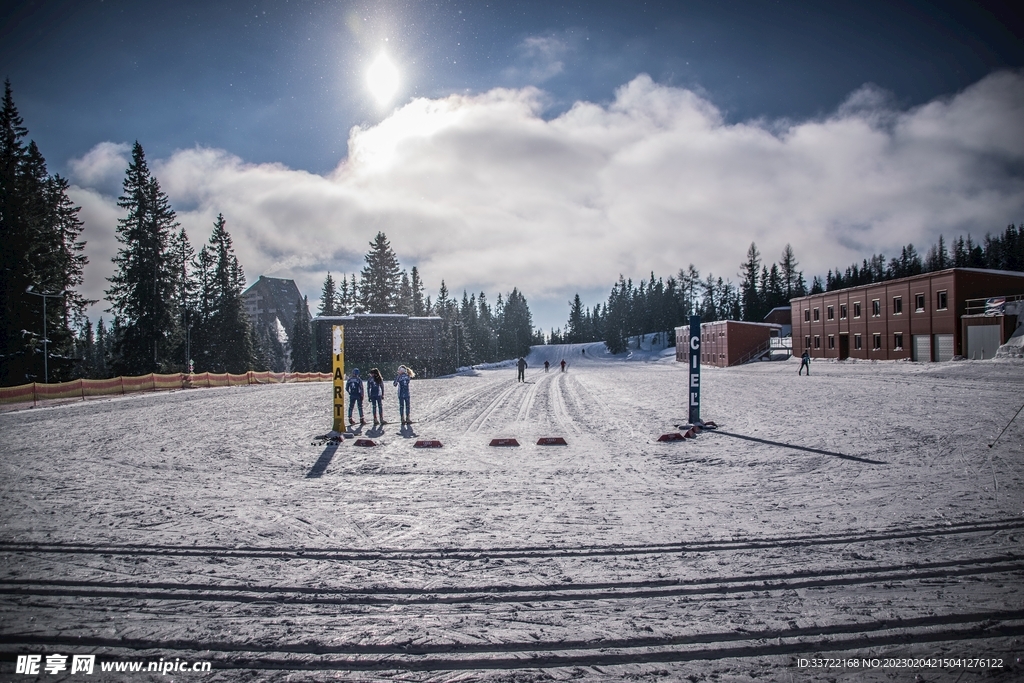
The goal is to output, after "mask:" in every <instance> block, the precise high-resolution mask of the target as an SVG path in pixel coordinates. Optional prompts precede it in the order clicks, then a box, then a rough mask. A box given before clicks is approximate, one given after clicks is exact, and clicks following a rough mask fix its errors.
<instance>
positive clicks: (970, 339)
mask: <svg viewBox="0 0 1024 683" xmlns="http://www.w3.org/2000/svg"><path fill="white" fill-rule="evenodd" d="M1000 332H1001V328H1000V326H999V325H971V326H970V327H968V328H967V357H968V358H970V359H971V360H985V359H986V358H995V355H996V349H998V348H999V342H1000V335H999V333H1000Z"/></svg>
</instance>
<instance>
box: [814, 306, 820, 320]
mask: <svg viewBox="0 0 1024 683" xmlns="http://www.w3.org/2000/svg"><path fill="white" fill-rule="evenodd" d="M819 320H821V313H820V312H819V311H818V308H817V307H815V308H814V322H818V321H819Z"/></svg>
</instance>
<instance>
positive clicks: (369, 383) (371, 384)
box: [366, 368, 387, 425]
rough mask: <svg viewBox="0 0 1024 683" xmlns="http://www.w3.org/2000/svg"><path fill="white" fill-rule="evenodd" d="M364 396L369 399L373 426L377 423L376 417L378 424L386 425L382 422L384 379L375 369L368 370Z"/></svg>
mask: <svg viewBox="0 0 1024 683" xmlns="http://www.w3.org/2000/svg"><path fill="white" fill-rule="evenodd" d="M366 394H367V396H368V397H369V399H370V410H372V411H373V424H377V423H378V415H379V416H380V420H379V421H380V424H382V425H383V424H387V423H386V422H384V378H383V377H381V376H380V370H378V369H377V368H373V369H372V370H370V377H369V378H368V379H367V380H366Z"/></svg>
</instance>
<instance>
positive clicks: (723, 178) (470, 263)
mask: <svg viewBox="0 0 1024 683" xmlns="http://www.w3.org/2000/svg"><path fill="white" fill-rule="evenodd" d="M543 97H544V94H543V93H542V92H541V91H539V90H536V89H532V88H526V89H496V90H492V91H490V92H487V93H483V94H480V95H476V96H459V95H453V96H451V97H448V98H445V99H440V100H425V99H419V100H415V101H413V102H410V103H409V104H407V105H406V106H404V107H402V108H401V109H399V110H397V111H396V112H395V113H394V114H393V115H392V116H390V117H389V118H388V119H386V120H384V121H382V122H381V123H380V124H378V125H376V126H373V127H368V128H354V129H353V130H352V132H351V135H350V139H349V156H348V158H347V159H346V160H345V161H343V162H342V163H341V164H340V165H339V167H338V168H337V169H336V170H335V171H334V172H333V173H332V174H330V175H329V176H328V177H323V176H318V175H314V174H310V173H306V172H303V171H295V170H292V169H288V168H286V167H284V166H281V165H274V164H259V165H257V164H248V163H245V162H244V161H243V160H241V159H239V158H238V157H235V156H233V155H231V154H229V153H227V152H224V151H221V150H212V149H202V148H199V149H191V150H182V151H179V152H176V153H175V154H173V155H172V156H171V157H170V158H168V159H165V160H158V161H156V162H154V161H152V160H151V167H152V168H153V169H154V172H155V174H156V175H157V177H158V178H159V180H160V182H161V185H162V187H163V188H164V190H165V191H166V192H167V193H168V194H169V195H170V197H171V200H172V203H173V204H174V205H175V206H176V207H178V209H179V210H178V216H179V220H180V221H181V223H182V224H183V225H184V226H185V227H186V229H187V230H188V233H189V235H190V236H191V237H192V239H193V242H194V243H196V244H197V245H198V243H199V242H200V241H201V240H204V239H206V238H207V236H208V235H209V233H210V229H211V226H212V223H213V219H214V217H215V216H216V214H217V213H218V212H223V213H224V215H225V217H226V218H227V221H228V229H229V230H230V231H231V234H232V236H233V237H234V241H235V246H236V250H237V252H238V254H239V258H240V259H241V261H242V263H243V265H244V266H245V269H246V273H247V275H248V276H249V278H250V280H255V278H256V277H257V276H259V275H261V274H266V275H273V276H278V277H291V278H294V279H295V280H296V281H297V282H298V284H299V286H300V289H302V291H303V292H305V293H307V294H309V295H310V297H311V299H315V298H316V297H318V295H319V290H320V285H321V283H322V281H323V278H324V276H325V274H326V272H327V270H331V271H332V272H334V273H335V274H337V273H338V272H339V271H341V272H354V271H355V270H357V269H358V268H360V267H361V265H362V264H361V261H362V255H363V253H365V251H366V249H367V244H368V242H369V240H370V239H372V238H373V235H374V234H375V233H376V231H378V230H383V231H384V232H385V233H387V235H388V237H389V238H390V240H391V242H392V245H393V246H394V248H395V250H396V252H397V253H398V255H399V258H400V259H401V260H402V263H403V265H405V266H412V265H418V266H419V268H420V271H421V273H422V274H423V276H424V278H425V280H426V282H427V284H428V286H429V287H430V288H431V290H432V291H431V294H432V295H433V294H435V293H436V287H437V286H438V284H439V283H440V280H441V278H444V279H445V280H446V281H447V283H448V285H449V287H450V288H451V289H454V290H456V291H457V292H460V293H461V291H462V289H463V288H464V287H465V288H468V289H469V290H470V291H479V290H481V289H483V290H485V291H486V292H487V293H488V295H489V296H490V298H491V300H492V301H493V298H494V295H495V294H496V293H497V292H498V291H501V292H507V291H509V290H511V288H512V287H513V286H517V287H519V288H520V289H521V290H523V291H524V292H525V293H526V295H527V297H528V299H529V300H530V301H531V303H534V302H536V304H537V307H538V308H543V309H544V310H554V314H553V315H552V316H548V317H542V318H541V319H539V320H538V321H537V322H538V323H539V324H540V325H542V326H544V327H545V328H547V327H550V326H552V325H556V326H560V325H562V324H564V318H565V317H566V316H567V307H566V305H565V302H567V301H568V300H569V299H570V298H571V297H572V294H573V293H574V292H576V291H580V292H584V291H595V290H597V291H604V290H606V289H608V288H610V286H611V285H612V283H613V281H614V280H615V279H617V277H618V275H619V273H622V274H624V275H626V276H627V277H632V278H634V280H638V279H639V278H641V277H646V276H647V275H648V274H649V273H650V272H651V271H652V270H653V271H654V272H655V273H656V274H657V275H660V276H667V275H670V274H672V273H675V272H676V271H678V269H679V268H682V267H685V266H686V265H687V264H689V263H691V262H692V263H694V264H695V265H696V266H697V267H698V268H699V269H700V270H701V271H702V273H704V274H707V273H708V272H709V271H710V272H713V273H715V274H716V275H721V276H723V277H726V278H732V279H734V280H735V279H736V277H737V276H736V274H737V271H738V269H739V264H740V262H741V261H742V260H743V258H744V255H745V253H746V248H747V246H748V245H749V244H750V242H751V241H755V242H757V245H758V247H759V248H760V250H761V252H762V254H763V255H764V256H765V258H766V260H768V261H773V260H776V259H778V258H779V255H780V254H781V252H782V249H783V247H784V246H785V244H786V243H791V244H792V245H793V248H794V250H795V252H796V255H797V258H798V259H799V261H800V262H801V268H802V269H803V270H804V271H805V272H806V273H807V274H808V276H809V275H812V274H818V273H823V272H824V271H825V270H826V269H828V268H830V267H832V268H834V267H836V266H842V267H845V266H847V265H849V264H850V263H851V262H853V261H859V260H860V259H862V258H865V257H867V256H869V255H871V254H872V253H875V252H883V253H886V254H888V255H893V254H895V253H896V252H897V251H898V249H899V248H900V247H901V246H902V245H905V244H906V243H908V242H913V243H914V244H915V245H918V246H919V247H921V248H926V247H927V246H928V245H930V244H932V243H933V242H934V241H936V240H937V239H938V236H939V234H940V233H941V234H945V235H946V237H947V239H948V238H950V237H953V236H955V235H959V234H962V233H968V232H970V233H973V234H974V235H975V236H976V237H979V236H982V235H983V234H984V233H985V232H986V231H990V230H991V231H997V230H1001V229H1002V228H1003V227H1004V226H1005V225H1006V224H1007V223H1009V222H1018V221H1020V220H1021V219H1022V218H1024V174H1022V173H1021V169H1022V168H1024V76H1022V75H1021V74H1019V73H1008V72H1003V73H997V74H994V75H992V76H989V77H988V78H986V79H984V80H982V81H980V82H979V83H977V84H975V85H974V86H972V87H970V88H968V89H966V90H965V91H963V92H961V93H958V94H956V95H955V96H952V97H949V98H944V99H941V100H936V101H933V102H929V103H927V104H925V105H924V106H921V107H917V108H914V109H911V110H906V111H896V110H894V109H893V108H892V105H891V103H890V101H889V98H887V97H885V96H884V95H883V94H880V93H879V91H877V90H876V89H872V88H868V89H862V90H861V91H858V92H857V93H854V94H853V95H852V96H851V97H850V99H849V100H848V101H847V102H846V103H844V104H843V105H842V106H841V107H839V108H838V109H837V111H836V113H835V114H834V115H832V116H829V117H826V118H823V119H817V120H810V121H795V122H794V121H790V122H779V121H775V122H763V121H756V122H743V123H738V124H730V123H726V122H725V121H724V120H723V117H722V115H721V113H720V112H719V111H718V110H717V109H716V108H715V107H714V105H713V104H711V103H710V102H709V101H707V100H706V99H705V98H703V97H701V96H699V95H698V94H696V93H694V92H692V91H689V90H685V89H681V88H673V87H666V86H662V85H658V84H656V83H654V82H652V81H651V79H650V78H648V77H647V76H639V77H637V78H636V79H634V80H633V81H631V82H630V83H628V84H626V85H624V86H623V87H622V88H621V89H620V90H619V91H618V92H617V94H616V98H615V100H614V101H613V102H612V103H610V104H608V105H598V104H593V103H588V102H580V103H577V104H576V105H575V106H574V107H572V108H571V109H570V110H569V111H567V112H566V113H564V114H563V115H561V116H559V117H557V118H554V119H550V120H545V119H544V118H543V117H542V115H541V112H542V99H543ZM115 152H116V153H119V154H122V155H123V154H124V148H123V147H120V146H116V145H111V143H104V144H103V145H100V146H97V148H96V149H94V150H93V151H92V152H90V153H89V154H88V155H86V157H84V158H83V159H82V160H78V161H76V162H75V164H76V165H74V166H73V168H74V169H76V170H75V176H74V180H75V181H76V183H78V187H76V189H75V191H74V192H75V194H73V197H74V199H75V201H78V202H80V203H82V205H83V207H85V208H84V211H83V214H84V217H85V220H86V224H87V231H86V233H85V237H86V238H87V239H88V240H89V247H88V248H89V251H90V253H91V254H92V259H93V264H92V265H91V266H90V270H89V271H87V282H86V288H87V290H89V291H88V292H87V293H88V294H89V295H91V296H96V292H97V291H99V292H102V289H104V288H105V287H106V286H107V284H106V282H105V280H103V278H104V277H106V275H107V274H109V271H110V265H109V258H110V256H111V255H112V254H113V250H112V245H114V242H113V239H112V237H109V238H108V237H107V235H110V236H112V234H113V229H114V225H115V224H116V215H117V213H116V207H115V206H114V205H113V198H112V197H110V196H107V197H103V196H101V195H100V194H99V193H97V192H96V191H95V189H93V185H91V182H92V181H91V180H90V179H93V178H96V177H107V176H106V175H104V174H103V173H100V171H98V170H96V171H93V170H91V169H102V168H106V166H104V163H106V162H104V161H103V160H105V159H110V158H115V159H116V158H117V154H115ZM124 165H126V163H124ZM79 168H81V169H89V170H88V171H87V170H82V171H81V172H79V171H78V169H79ZM120 172H121V173H122V174H123V166H122V168H121V171H120ZM182 207H184V209H183V208H182ZM104 267H105V268H106V272H105V273H103V272H101V271H103V268H104ZM97 279H98V281H97ZM589 303H596V301H591V302H589ZM552 307H553V309H552Z"/></svg>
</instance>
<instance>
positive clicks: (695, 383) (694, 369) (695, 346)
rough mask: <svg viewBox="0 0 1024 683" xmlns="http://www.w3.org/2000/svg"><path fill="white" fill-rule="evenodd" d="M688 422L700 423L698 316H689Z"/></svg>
mask: <svg viewBox="0 0 1024 683" xmlns="http://www.w3.org/2000/svg"><path fill="white" fill-rule="evenodd" d="M689 375H690V381H689V387H688V388H687V392H686V393H687V395H688V396H689V397H690V400H689V403H690V424H700V316H699V315H691V316H690V373H689Z"/></svg>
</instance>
